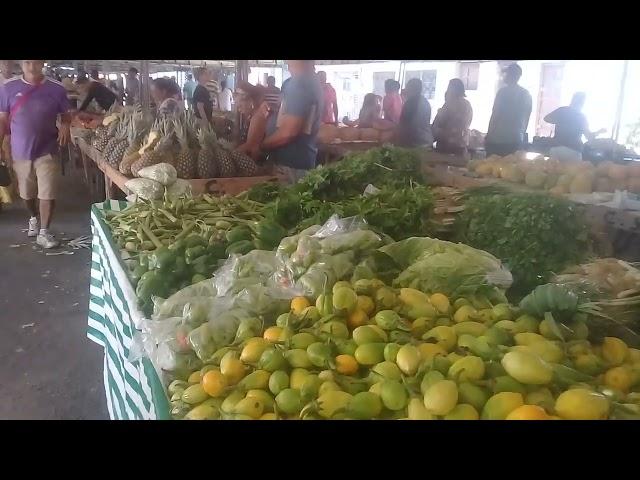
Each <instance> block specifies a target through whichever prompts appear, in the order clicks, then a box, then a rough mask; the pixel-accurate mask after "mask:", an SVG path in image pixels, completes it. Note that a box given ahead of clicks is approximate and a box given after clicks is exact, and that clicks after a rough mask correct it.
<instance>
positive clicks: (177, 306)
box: [153, 278, 218, 323]
mask: <svg viewBox="0 0 640 480" xmlns="http://www.w3.org/2000/svg"><path fill="white" fill-rule="evenodd" d="M217 295H218V288H217V286H216V284H215V282H214V280H213V279H211V278H208V279H206V280H203V281H201V282H198V283H194V284H193V285H189V286H188V287H185V288H183V289H182V290H179V291H177V292H176V293H174V294H173V295H171V296H170V297H169V298H167V299H163V298H159V297H154V299H153V301H154V308H153V318H154V319H156V320H161V319H164V318H169V317H176V316H181V315H183V314H184V308H185V306H186V305H187V304H188V303H191V302H193V300H194V299H197V298H200V297H203V298H212V297H216V296H217ZM201 323H202V322H201Z"/></svg>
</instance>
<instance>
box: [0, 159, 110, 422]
mask: <svg viewBox="0 0 640 480" xmlns="http://www.w3.org/2000/svg"><path fill="white" fill-rule="evenodd" d="M62 187H63V188H62V189H61V197H62V198H61V199H60V204H59V207H58V209H57V212H56V214H55V217H54V222H53V224H52V230H53V231H54V233H56V235H57V238H58V239H61V238H63V237H65V238H76V237H79V236H81V235H89V234H90V233H91V229H90V217H89V207H90V203H91V202H90V199H89V195H88V192H87V189H86V188H85V187H84V185H83V183H82V181H81V180H80V172H79V171H77V170H75V171H72V172H67V174H66V176H65V177H64V179H63V185H62ZM27 219H28V216H27V213H26V211H25V210H24V207H23V206H22V204H20V203H17V202H14V204H12V205H11V206H6V205H5V206H4V209H3V212H2V213H0V419H48V420H49V419H50V420H53V419H107V418H108V413H107V407H106V400H105V394H104V387H103V380H102V378H103V377H102V367H103V363H102V362H103V350H102V348H101V347H100V346H98V345H97V344H95V343H93V342H91V341H90V340H89V339H88V338H87V336H86V329H87V311H88V302H89V300H88V295H89V261H90V256H91V252H90V250H84V249H82V250H74V252H75V253H74V255H58V256H46V255H45V254H44V252H43V251H42V250H41V249H39V248H37V249H36V248H35V242H33V241H32V239H30V238H27V236H26V232H22V229H24V228H26V225H27ZM63 233H64V234H63ZM11 245H20V246H19V247H11ZM64 250H66V249H64Z"/></svg>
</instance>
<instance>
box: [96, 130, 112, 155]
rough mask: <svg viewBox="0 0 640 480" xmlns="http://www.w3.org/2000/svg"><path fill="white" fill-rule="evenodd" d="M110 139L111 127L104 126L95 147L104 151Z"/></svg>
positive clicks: (97, 137) (97, 136)
mask: <svg viewBox="0 0 640 480" xmlns="http://www.w3.org/2000/svg"><path fill="white" fill-rule="evenodd" d="M109 140H110V136H109V128H108V127H102V130H100V132H98V134H97V135H96V141H95V142H94V144H93V147H94V148H95V149H96V150H98V151H99V152H102V151H103V150H104V149H105V147H106V146H107V143H109Z"/></svg>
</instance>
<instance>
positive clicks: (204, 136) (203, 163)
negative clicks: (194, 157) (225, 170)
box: [197, 128, 218, 178]
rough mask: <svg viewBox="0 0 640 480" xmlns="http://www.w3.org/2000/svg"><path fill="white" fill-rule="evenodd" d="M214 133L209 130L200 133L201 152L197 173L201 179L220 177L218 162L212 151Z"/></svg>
mask: <svg viewBox="0 0 640 480" xmlns="http://www.w3.org/2000/svg"><path fill="white" fill-rule="evenodd" d="M212 135H213V133H212V132H211V130H210V129H209V128H206V129H205V128H202V129H200V131H199V132H198V140H199V142H200V151H199V152H198V162H197V172H198V177H199V178H215V177H216V176H217V175H218V162H217V159H216V156H215V155H214V152H213V151H212V146H213V145H212V138H211V136H212Z"/></svg>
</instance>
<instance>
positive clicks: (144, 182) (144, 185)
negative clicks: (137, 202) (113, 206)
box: [124, 178, 164, 200]
mask: <svg viewBox="0 0 640 480" xmlns="http://www.w3.org/2000/svg"><path fill="white" fill-rule="evenodd" d="M124 186H125V187H126V188H127V189H128V190H129V191H131V193H133V194H134V195H136V196H137V197H139V198H142V199H144V200H160V199H161V198H162V197H163V196H164V186H163V185H162V184H160V183H158V182H156V181H155V180H150V179H148V178H132V179H131V180H128V181H127V183H125V184H124Z"/></svg>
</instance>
